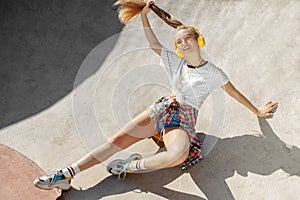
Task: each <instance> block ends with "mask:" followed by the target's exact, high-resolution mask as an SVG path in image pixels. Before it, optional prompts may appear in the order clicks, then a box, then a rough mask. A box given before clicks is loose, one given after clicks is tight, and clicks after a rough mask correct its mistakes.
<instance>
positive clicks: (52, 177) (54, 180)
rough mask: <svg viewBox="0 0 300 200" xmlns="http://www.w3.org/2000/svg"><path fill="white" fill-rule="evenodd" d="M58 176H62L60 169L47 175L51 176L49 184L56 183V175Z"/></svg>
mask: <svg viewBox="0 0 300 200" xmlns="http://www.w3.org/2000/svg"><path fill="white" fill-rule="evenodd" d="M57 176H61V175H60V174H59V171H54V172H52V173H50V174H48V175H47V177H48V178H49V180H50V181H49V185H53V184H55V182H56V177H57Z"/></svg>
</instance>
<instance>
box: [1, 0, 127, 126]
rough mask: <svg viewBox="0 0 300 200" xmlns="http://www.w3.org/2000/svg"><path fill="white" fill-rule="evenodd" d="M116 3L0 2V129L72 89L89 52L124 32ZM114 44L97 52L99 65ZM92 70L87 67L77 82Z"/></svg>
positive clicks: (94, 0)
mask: <svg viewBox="0 0 300 200" xmlns="http://www.w3.org/2000/svg"><path fill="white" fill-rule="evenodd" d="M114 2H115V0H105V1H101V0H78V1H72V0H64V1H60V0H44V1H33V0H26V1H18V0H12V1H0V44H1V45H0V60H1V67H0V112H1V114H0V128H3V127H5V126H8V125H10V124H12V123H15V122H18V121H20V120H22V119H25V118H28V117H30V116H32V115H34V114H36V113H38V112H40V111H42V110H44V109H46V108H48V107H49V106H51V105H53V104H54V103H56V102H57V101H59V100H60V99H62V98H63V97H64V96H66V95H67V94H68V93H70V92H71V91H72V89H73V84H74V80H75V77H76V73H77V71H78V69H79V67H80V65H81V63H82V61H83V60H84V58H85V57H86V56H87V55H88V53H89V52H90V51H91V50H92V49H93V48H94V47H96V46H97V45H98V44H100V43H101V42H102V41H104V40H105V39H107V38H109V37H110V36H112V35H114V34H117V33H119V32H121V30H122V27H123V26H122V25H121V24H120V22H119V20H118V16H117V12H116V8H113V7H112V5H113V3H114ZM116 39H117V37H115V40H116ZM115 42H116V41H114V42H112V44H111V46H109V47H108V48H107V49H106V50H104V51H103V54H101V55H100V56H99V60H100V63H99V66H101V62H103V61H104V59H105V57H106V56H107V55H108V54H109V52H110V51H111V49H112V47H113V46H114V44H115ZM96 70H98V69H96V68H95V69H90V70H89V73H87V74H85V77H83V78H82V79H81V80H82V81H83V80H84V79H86V78H88V77H89V76H90V75H91V74H93V73H94V72H96ZM79 84H80V82H79Z"/></svg>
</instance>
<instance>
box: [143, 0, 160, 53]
mask: <svg viewBox="0 0 300 200" xmlns="http://www.w3.org/2000/svg"><path fill="white" fill-rule="evenodd" d="M153 3H154V2H153V1H148V2H147V4H146V6H145V7H144V8H143V10H142V12H141V17H142V23H143V28H144V32H145V36H146V39H147V41H148V43H149V46H150V48H151V49H152V50H153V51H154V52H155V53H157V54H158V55H160V54H161V49H162V45H161V44H160V43H159V41H158V39H157V38H156V36H155V34H154V32H153V30H152V28H151V26H150V23H149V20H148V16H147V14H148V13H149V12H150V10H151V8H149V6H150V5H151V4H153Z"/></svg>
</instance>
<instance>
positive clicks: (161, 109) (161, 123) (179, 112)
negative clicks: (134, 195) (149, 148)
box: [148, 96, 202, 170]
mask: <svg viewBox="0 0 300 200" xmlns="http://www.w3.org/2000/svg"><path fill="white" fill-rule="evenodd" d="M148 110H149V111H150V118H151V119H156V130H157V131H158V134H156V135H155V136H154V137H155V138H156V139H158V140H160V141H163V137H162V133H163V131H164V129H165V128H166V127H172V126H178V127H180V128H182V129H183V130H185V131H186V132H187V133H188V135H189V140H190V151H189V156H188V158H187V159H186V160H185V161H184V162H183V163H182V164H180V167H181V169H182V170H186V169H188V168H190V167H191V166H193V165H195V164H196V163H198V162H199V161H200V160H201V159H202V152H201V145H202V144H201V142H200V140H199V139H198V138H197V137H196V132H195V125H196V120H197V116H198V110H197V109H195V108H193V107H192V106H189V105H180V104H179V102H177V101H176V97H174V96H167V97H162V98H160V99H159V100H158V101H156V102H154V103H152V104H151V105H150V106H149V107H148Z"/></svg>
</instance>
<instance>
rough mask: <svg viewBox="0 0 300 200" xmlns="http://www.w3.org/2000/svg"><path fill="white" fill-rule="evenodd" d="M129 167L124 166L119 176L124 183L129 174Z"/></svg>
mask: <svg viewBox="0 0 300 200" xmlns="http://www.w3.org/2000/svg"><path fill="white" fill-rule="evenodd" d="M127 171H128V170H127V165H126V164H125V165H122V170H120V172H119V175H118V180H119V181H120V180H121V181H122V180H124V179H125V178H126V173H127Z"/></svg>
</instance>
